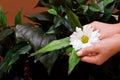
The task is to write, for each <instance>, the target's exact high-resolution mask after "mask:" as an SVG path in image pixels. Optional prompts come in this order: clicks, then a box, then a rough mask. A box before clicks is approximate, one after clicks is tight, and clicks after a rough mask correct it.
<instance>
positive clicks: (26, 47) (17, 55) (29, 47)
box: [8, 45, 31, 66]
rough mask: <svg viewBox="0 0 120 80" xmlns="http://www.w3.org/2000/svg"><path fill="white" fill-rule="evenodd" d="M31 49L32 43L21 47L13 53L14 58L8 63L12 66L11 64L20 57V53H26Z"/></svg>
mask: <svg viewBox="0 0 120 80" xmlns="http://www.w3.org/2000/svg"><path fill="white" fill-rule="evenodd" d="M30 49H31V46H30V45H27V46H25V47H22V48H20V49H19V50H18V51H16V52H15V53H14V54H13V56H12V59H11V60H10V62H9V64H8V65H9V66H10V65H11V64H13V63H14V62H16V61H17V60H18V59H19V55H20V54H25V53H27V52H28V51H29V50H30Z"/></svg>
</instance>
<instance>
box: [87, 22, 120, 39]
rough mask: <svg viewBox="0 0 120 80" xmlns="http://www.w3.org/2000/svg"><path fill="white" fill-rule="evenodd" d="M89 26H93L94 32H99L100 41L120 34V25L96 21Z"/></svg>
mask: <svg viewBox="0 0 120 80" xmlns="http://www.w3.org/2000/svg"><path fill="white" fill-rule="evenodd" d="M88 25H91V26H92V27H93V28H94V30H99V32H100V34H101V36H100V39H104V38H107V37H110V36H113V35H114V34H120V23H117V24H108V23H103V22H98V21H94V22H92V23H90V24H88Z"/></svg>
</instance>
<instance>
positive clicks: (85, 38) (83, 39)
mask: <svg viewBox="0 0 120 80" xmlns="http://www.w3.org/2000/svg"><path fill="white" fill-rule="evenodd" d="M88 40H89V37H88V36H86V35H83V36H82V37H81V41H82V43H87V42H88Z"/></svg>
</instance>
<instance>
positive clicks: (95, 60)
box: [81, 55, 103, 65]
mask: <svg viewBox="0 0 120 80" xmlns="http://www.w3.org/2000/svg"><path fill="white" fill-rule="evenodd" d="M81 61H83V62H87V63H91V64H96V65H101V64H102V63H103V62H102V60H100V59H99V58H98V56H97V55H96V56H84V57H81Z"/></svg>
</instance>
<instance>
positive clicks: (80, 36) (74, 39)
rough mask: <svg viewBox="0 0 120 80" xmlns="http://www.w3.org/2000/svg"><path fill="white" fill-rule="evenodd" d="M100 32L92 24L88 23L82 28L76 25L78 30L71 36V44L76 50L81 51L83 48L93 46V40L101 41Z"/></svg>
mask: <svg viewBox="0 0 120 80" xmlns="http://www.w3.org/2000/svg"><path fill="white" fill-rule="evenodd" d="M99 37H100V34H99V33H98V30H95V31H94V30H93V28H92V27H91V25H86V26H84V27H83V30H81V28H78V27H76V32H73V34H72V35H71V36H70V44H71V45H72V47H73V48H74V49H75V51H79V50H81V49H82V48H85V47H88V46H91V45H92V43H93V42H97V41H99Z"/></svg>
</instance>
